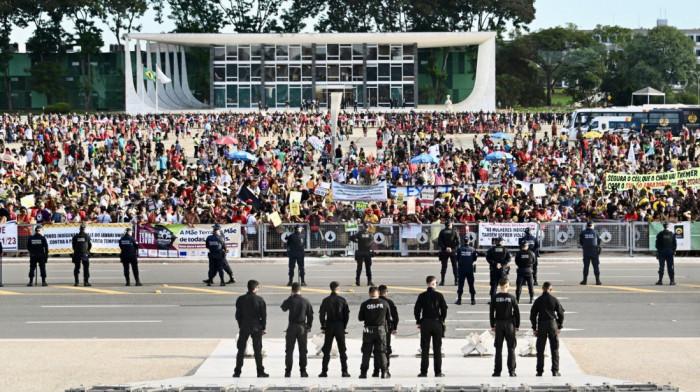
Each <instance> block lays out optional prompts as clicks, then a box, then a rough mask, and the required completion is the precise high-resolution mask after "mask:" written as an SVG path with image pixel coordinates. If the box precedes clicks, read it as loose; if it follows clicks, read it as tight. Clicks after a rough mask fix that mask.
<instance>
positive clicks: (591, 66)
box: [557, 45, 605, 107]
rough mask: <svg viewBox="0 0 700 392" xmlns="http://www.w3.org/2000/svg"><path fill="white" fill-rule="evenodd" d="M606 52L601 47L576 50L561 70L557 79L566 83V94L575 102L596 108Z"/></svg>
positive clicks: (594, 46) (595, 46)
mask: <svg viewBox="0 0 700 392" xmlns="http://www.w3.org/2000/svg"><path fill="white" fill-rule="evenodd" d="M604 52H605V49H604V48H603V47H601V45H593V46H592V47H588V48H581V49H576V50H574V51H572V52H571V53H570V54H569V56H568V58H567V60H566V62H565V63H564V64H563V66H562V68H561V69H560V70H559V73H558V75H557V77H558V78H559V79H561V80H562V81H564V82H566V85H567V88H566V94H567V95H569V96H570V97H571V98H572V99H573V100H574V102H582V103H583V104H584V105H585V106H588V107H590V106H594V104H595V102H596V101H597V98H596V96H597V94H598V93H599V92H600V86H601V84H602V83H603V76H604V74H605V66H604V56H603V53H604Z"/></svg>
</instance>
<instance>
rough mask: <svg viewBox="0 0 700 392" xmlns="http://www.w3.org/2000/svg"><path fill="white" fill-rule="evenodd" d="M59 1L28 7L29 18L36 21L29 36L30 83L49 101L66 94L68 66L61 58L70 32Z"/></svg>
mask: <svg viewBox="0 0 700 392" xmlns="http://www.w3.org/2000/svg"><path fill="white" fill-rule="evenodd" d="M59 5H60V4H59V3H58V1H53V0H47V1H44V2H41V3H39V4H38V5H37V4H33V5H31V6H28V7H27V8H26V9H24V12H25V18H26V20H27V21H28V22H29V23H31V24H33V25H34V33H33V34H32V36H31V37H29V39H28V40H27V51H28V52H29V58H30V59H31V62H32V68H31V69H30V70H27V71H30V72H31V75H30V78H29V84H30V86H31V88H32V90H34V91H37V92H39V93H42V94H44V95H46V100H47V103H48V104H52V103H53V102H54V98H55V97H63V96H64V94H65V89H64V88H63V78H64V76H65V72H66V71H65V68H64V67H63V65H61V60H62V59H63V57H64V56H65V54H66V49H67V47H68V43H69V42H70V41H71V37H70V35H68V34H67V33H66V31H65V30H64V29H63V27H62V25H61V22H62V20H63V14H62V13H61V12H60V11H59V9H58V7H59Z"/></svg>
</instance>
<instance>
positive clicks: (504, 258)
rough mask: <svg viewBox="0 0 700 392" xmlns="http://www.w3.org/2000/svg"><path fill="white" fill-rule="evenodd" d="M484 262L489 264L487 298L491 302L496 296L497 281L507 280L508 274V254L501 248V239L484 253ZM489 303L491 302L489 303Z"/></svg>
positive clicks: (504, 248) (506, 250)
mask: <svg viewBox="0 0 700 392" xmlns="http://www.w3.org/2000/svg"><path fill="white" fill-rule="evenodd" d="M486 262H487V263H489V284H490V285H491V290H489V297H491V300H493V296H494V295H496V287H497V286H498V281H500V280H501V279H503V278H506V279H507V278H508V273H509V272H510V267H508V263H510V252H508V249H506V247H505V246H503V237H498V238H496V245H494V246H492V247H491V249H489V250H488V251H487V252H486ZM490 303H491V301H489V304H490Z"/></svg>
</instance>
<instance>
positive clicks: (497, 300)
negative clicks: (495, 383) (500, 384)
mask: <svg viewBox="0 0 700 392" xmlns="http://www.w3.org/2000/svg"><path fill="white" fill-rule="evenodd" d="M508 287H509V284H508V278H501V280H499V281H498V289H499V293H498V294H496V295H494V296H493V299H492V300H491V306H490V308H489V321H490V322H491V332H495V333H496V340H495V341H494V347H496V355H495V360H496V363H495V365H494V367H493V374H492V376H493V377H501V369H502V368H503V363H502V362H503V358H502V356H501V355H502V353H503V340H504V339H505V341H506V345H507V346H508V374H509V375H510V376H511V377H515V376H516V374H515V346H516V345H517V343H518V341H517V339H516V338H515V333H516V332H518V330H519V329H520V310H519V309H518V301H517V300H516V299H515V297H514V296H513V294H509V293H508Z"/></svg>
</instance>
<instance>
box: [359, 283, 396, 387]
mask: <svg viewBox="0 0 700 392" xmlns="http://www.w3.org/2000/svg"><path fill="white" fill-rule="evenodd" d="M357 318H358V320H360V321H363V322H364V324H365V326H364V328H363V329H362V364H361V365H360V378H367V370H368V369H369V357H370V355H372V354H374V357H375V358H378V359H379V367H380V370H381V373H382V378H389V377H391V375H390V374H387V372H386V331H387V325H389V323H391V312H390V311H389V304H388V303H386V301H384V300H383V299H379V290H377V287H375V286H369V299H368V300H367V301H365V302H363V303H362V305H360V313H359V314H358V316H357Z"/></svg>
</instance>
